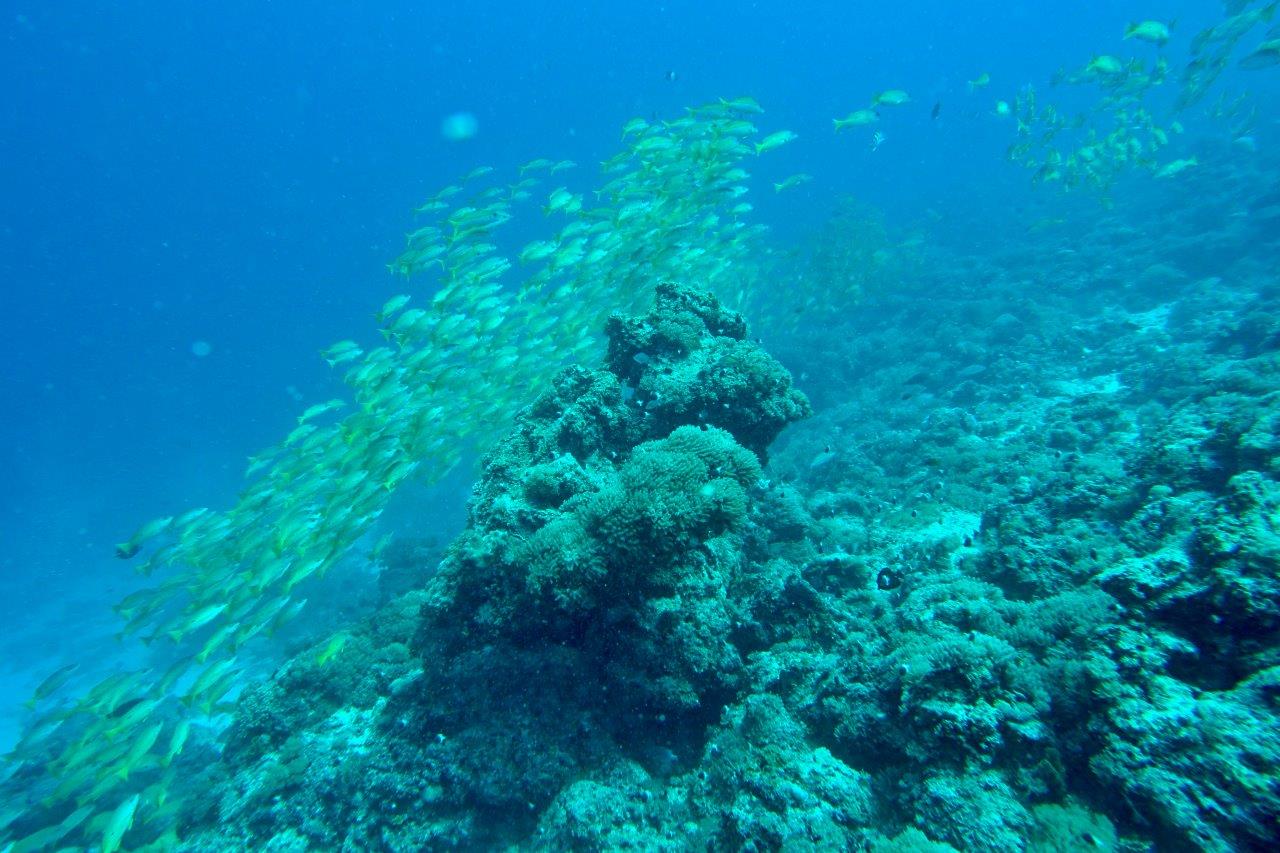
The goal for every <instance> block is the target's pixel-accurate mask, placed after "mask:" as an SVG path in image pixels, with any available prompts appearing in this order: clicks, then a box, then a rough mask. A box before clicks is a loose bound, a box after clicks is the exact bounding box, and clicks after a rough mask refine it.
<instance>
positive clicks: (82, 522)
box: [0, 0, 1280, 750]
mask: <svg viewBox="0 0 1280 853" xmlns="http://www.w3.org/2000/svg"><path fill="white" fill-rule="evenodd" d="M3 15H4V17H3V20H0V36H2V42H3V45H4V48H3V50H2V51H0V85H2V86H3V91H4V93H5V97H4V98H3V99H0V318H2V321H0V322H2V323H3V326H2V328H3V337H2V338H0V341H3V348H4V356H5V357H4V359H3V365H4V369H3V370H2V371H0V543H2V544H0V625H2V626H3V628H0V707H2V708H4V709H6V710H4V711H0V750H2V749H3V748H4V747H6V746H7V745H8V744H9V743H10V742H11V741H12V739H13V738H14V737H15V736H16V731H17V725H18V723H19V720H20V718H19V716H18V715H17V713H16V711H15V712H12V713H11V712H10V711H9V710H7V709H9V708H13V707H15V706H16V705H17V703H18V702H20V701H21V700H22V699H24V698H26V697H27V695H29V693H30V690H31V689H32V688H33V686H34V685H35V684H36V683H37V682H38V681H39V680H40V679H41V678H42V677H43V675H44V674H45V673H47V672H48V671H49V670H50V669H52V668H53V667H56V666H58V665H60V664H61V663H63V662H66V661H73V660H74V661H89V662H90V663H91V664H92V668H93V669H94V670H95V671H102V670H108V669H110V668H111V667H112V666H113V665H114V662H116V661H120V660H130V659H132V657H133V656H136V655H137V653H138V652H137V651H136V650H133V649H131V648H130V647H127V646H122V645H119V644H117V643H116V641H115V640H114V639H113V634H114V633H115V632H116V631H117V630H118V622H117V620H116V618H115V616H114V615H113V614H112V613H111V611H110V606H111V605H112V604H113V603H114V602H116V601H117V600H118V599H119V598H120V597H121V596H122V595H123V594H125V593H127V592H129V591H130V590H131V589H134V588H135V587H136V583H137V579H136V578H135V577H134V576H133V575H132V573H130V572H129V570H128V566H126V565H124V564H122V563H120V562H119V561H117V560H115V559H114V558H113V556H112V546H113V543H115V542H117V541H120V540H122V539H125V538H127V536H128V535H129V534H130V533H131V532H132V531H133V530H134V529H135V527H136V526H137V524H138V523H139V522H140V521H142V520H145V519H147V518H152V517H154V516H157V515H162V514H168V513H172V512H174V511H180V510H181V509H183V508H187V507H193V506H211V507H222V506H227V505H229V504H230V503H232V502H233V501H234V499H235V496H236V494H237V492H238V490H239V489H240V487H241V485H242V472H243V468H244V464H245V459H246V458H247V457H248V456H249V455H250V454H252V453H254V452H256V451H257V450H259V449H260V448H262V447H265V446H267V445H270V444H272V443H274V442H276V441H278V440H279V439H280V437H281V436H282V435H283V434H285V433H286V432H287V431H288V430H289V429H290V428H291V427H292V425H293V422H294V418H295V417H296V415H297V412H298V411H300V410H301V408H302V407H303V406H304V405H306V404H307V403H310V402H314V401H318V400H323V399H327V398H328V397H331V396H334V395H335V394H336V393H338V392H339V391H340V383H339V382H338V380H337V379H336V378H335V376H334V374H333V373H332V372H331V371H330V370H328V368H327V367H326V366H325V365H324V363H323V362H322V361H321V360H320V359H319V358H318V357H317V355H316V353H317V352H318V351H319V350H320V349H322V348H323V347H325V346H326V345H328V344H330V343H331V342H333V341H335V340H338V339H340V338H344V337H348V336H352V335H360V336H364V337H369V336H370V334H371V332H372V329H373V321H372V319H371V316H372V314H373V313H374V312H375V311H376V310H377V309H378V307H379V306H380V305H381V304H382V302H383V300H384V299H385V298H386V297H387V296H388V295H390V294H391V293H394V292H397V290H398V289H400V288H399V286H398V285H397V284H396V282H395V281H394V280H393V279H392V278H391V275H390V273H388V271H387V270H386V267H385V265H386V264H387V263H388V262H389V261H390V260H391V259H393V258H394V257H395V255H396V254H397V253H398V252H399V250H400V248H401V246H402V235H403V233H404V232H405V231H406V230H407V229H408V228H409V227H410V226H411V223H412V217H411V213H410V212H411V210H412V208H413V207H414V206H415V205H416V204H419V203H420V202H421V200H422V199H423V198H424V197H425V196H426V195H427V194H428V193H429V192H431V191H433V189H434V188H436V187H438V186H441V185H444V184H446V183H448V182H450V181H451V180H453V179H454V177H455V176H456V175H458V174H460V173H462V172H465V171H466V170H468V169H470V168H471V167H473V166H475V165H478V164H494V165H497V166H500V167H503V168H505V169H510V168H511V167H513V166H514V165H516V164H519V163H522V162H525V161H527V160H530V159H532V158H534V157H544V156H545V157H549V158H552V159H561V158H571V159H573V160H576V161H577V162H578V163H580V164H583V166H582V167H581V169H582V170H583V173H582V174H580V175H579V176H577V177H576V178H575V180H577V181H579V183H580V185H581V186H582V187H586V186H588V185H589V183H590V181H591V180H592V176H591V174H590V172H589V171H586V170H589V169H590V168H592V167H593V166H594V164H595V163H597V162H598V161H601V160H604V159H606V158H607V157H609V156H611V155H612V154H613V153H614V152H615V151H616V150H617V149H618V146H619V142H618V128H619V127H620V126H621V125H622V123H623V122H625V121H626V120H627V119H629V118H631V117H633V116H644V117H651V116H672V115H677V114H679V113H680V111H681V110H682V109H683V108H684V107H686V106H689V105H693V104H699V103H703V102H707V101H711V100H714V99H716V98H718V97H722V96H725V97H731V96H736V95H741V94H749V95H751V96H753V97H755V98H756V99H757V100H758V101H759V102H760V103H761V104H763V105H764V107H765V109H766V111H767V112H766V115H765V116H763V117H761V118H760V120H759V121H758V124H759V125H760V127H761V129H762V130H763V131H771V130H775V129H781V128H788V129H791V130H794V131H795V132H796V133H798V134H799V140H797V142H795V143H792V144H791V145H789V146H787V147H786V148H784V149H783V150H781V151H779V152H777V153H776V155H774V156H773V157H772V159H770V160H769V161H768V162H767V163H764V162H762V163H761V165H760V169H759V175H760V176H761V177H762V178H764V179H766V180H780V179H781V178H782V177H785V176H786V175H789V174H792V173H794V172H798V171H805V172H809V173H812V174H813V175H814V176H815V180H814V181H813V182H811V183H809V184H806V185H804V186H802V187H800V188H799V189H797V190H795V191H793V192H791V193H788V194H779V195H775V194H773V193H771V192H764V191H761V192H759V193H758V195H757V196H756V197H754V198H753V202H754V203H755V205H756V211H755V213H754V215H755V216H756V217H757V221H760V222H764V223H766V224H769V225H770V226H771V227H772V229H773V233H774V235H776V236H777V237H778V238H779V239H780V240H782V241H786V240H788V239H802V238H803V237H804V235H806V234H807V233H810V232H811V231H812V230H813V229H815V228H816V227H817V226H818V225H819V224H820V223H821V222H822V221H823V220H824V218H825V217H826V215H827V213H828V212H829V210H830V209H831V206H832V204H833V203H834V201H835V200H836V199H837V198H839V197H840V196H842V195H845V194H855V195H856V196H857V197H858V198H859V199H861V200H863V201H865V202H868V203H870V204H871V205H873V206H875V207H877V208H879V209H880V210H882V211H883V212H884V214H885V215H886V217H888V218H889V219H890V220H892V221H894V222H897V223H901V224H902V225H903V226H904V227H908V226H910V225H911V224H912V223H921V222H926V221H927V222H929V223H931V225H932V227H933V228H934V229H935V231H936V234H937V237H936V239H938V240H939V241H941V242H945V243H948V244H950V245H968V246H986V247H991V248H993V249H994V248H997V247H998V246H999V245H1000V243H1001V239H1000V236H999V235H1000V231H1001V228H1002V227H1008V228H1015V227H1020V226H1021V225H1025V221H1024V218H1025V217H1026V216H1027V215H1028V212H1029V211H1038V212H1040V213H1039V215H1043V211H1044V210H1046V209H1047V208H1049V207H1051V206H1052V205H1057V204H1060V205H1063V206H1067V205H1073V204H1077V203H1079V202H1078V201H1076V200H1061V199H1060V197H1059V196H1055V195H1054V194H1053V192H1052V191H1050V190H1047V189H1045V188H1038V187H1034V186H1032V185H1031V183H1030V181H1029V180H1028V174H1027V172H1026V171H1025V170H1024V169H1022V168H1020V167H1018V166H1017V165H1015V164H1011V163H1008V162H1006V160H1005V157H1004V152H1005V148H1006V147H1007V146H1008V144H1009V143H1010V142H1011V141H1012V133H1011V130H1010V126H1009V124H1008V122H1007V121H1001V120H1000V119H998V118H996V117H995V116H993V115H992V109H993V104H994V102H995V100H996V99H997V98H1004V99H1012V97H1013V96H1014V94H1015V93H1016V91H1017V89H1018V87H1019V86H1021V85H1022V84H1024V83H1034V84H1036V85H1037V87H1040V88H1042V89H1043V90H1044V91H1049V87H1048V81H1049V78H1050V77H1051V75H1052V74H1053V73H1054V71H1055V70H1057V69H1058V68H1059V67H1062V66H1069V67H1078V66H1079V65H1080V64H1082V63H1083V62H1084V61H1087V59H1088V57H1089V56H1090V55H1092V54H1095V53H1099V52H1102V51H1104V50H1114V51H1115V52H1117V53H1122V55H1125V56H1129V55H1134V56H1142V57H1144V58H1150V57H1153V56H1155V55H1156V54H1157V50H1156V48H1154V47H1151V46H1149V45H1143V44H1135V43H1132V42H1128V43H1123V44H1122V43H1119V42H1118V38H1117V34H1118V33H1120V32H1122V31H1123V28H1124V25H1125V24H1126V23H1127V22H1129V21H1132V20H1138V19H1142V18H1145V17H1151V16H1157V17H1159V18H1161V19H1163V20H1171V19H1176V20H1177V25H1176V29H1175V33H1176V34H1177V35H1178V36H1179V37H1180V38H1181V41H1182V44H1180V45H1178V44H1171V45H1170V46H1169V47H1168V48H1167V51H1168V52H1169V53H1171V54H1172V53H1174V52H1175V48H1176V49H1177V50H1185V41H1186V39H1187V38H1188V37H1189V36H1190V34H1192V33H1195V32H1196V31H1198V30H1199V29H1201V28H1202V27H1204V26H1207V25H1208V24H1211V23H1213V22H1214V21H1217V20H1220V19H1221V17H1222V10H1221V5H1220V4H1219V3H1216V2H1208V0H1205V2H1191V0H1161V2H1158V3H1150V2H1144V3H1137V2H1095V3H1088V4H1069V5H1067V6H1064V5H1063V4H1047V3H1044V4H1012V5H1011V4H1007V3H1001V2H993V0H971V2H966V3H962V4H961V3H947V2H941V0H931V2H916V3H903V4H884V3H847V2H815V3H806V4H783V3H767V2H751V3H740V2H724V0H710V1H709V2H708V0H703V2H696V3H695V2H660V3H599V4H589V3H534V4H527V3H526V4H521V3H510V2H468V3H449V4H446V3H431V4H423V3H408V2H385V3H376V4H337V3H322V4H308V3H301V2H298V0H290V2H269V3H264V2H243V0H233V2H226V3H217V4H209V3H191V2H174V3H163V4H161V3H146V2H116V3H104V2H83V3H58V4H49V3H26V4H21V3H16V4H6V9H5V11H4V13H3ZM1255 36H1256V34H1255ZM1255 40H1256V38H1255ZM1177 67H1179V66H1177V65H1175V68H1177ZM982 71H986V72H989V73H990V75H991V77H992V81H993V82H992V85H991V86H990V87H989V88H988V89H985V90H980V91H979V92H977V93H970V92H969V91H968V90H967V87H966V80H968V79H971V78H973V77H976V76H977V75H978V74H979V73H980V72H982ZM1218 86H1219V87H1221V88H1222V89H1225V90H1233V87H1234V88H1235V89H1236V90H1247V91H1249V92H1250V93H1251V94H1252V96H1253V98H1254V100H1255V101H1256V102H1257V103H1259V104H1260V105H1262V107H1263V115H1262V120H1261V122H1260V123H1259V126H1258V131H1257V135H1258V137H1259V139H1260V141H1262V142H1263V143H1264V144H1265V143H1274V141H1275V137H1276V134H1275V127H1274V125H1275V115H1276V113H1275V112H1274V107H1275V105H1276V103H1277V100H1276V98H1277V95H1278V94H1280V75H1278V74H1276V73H1275V69H1270V70H1268V71H1265V72H1262V73H1257V72H1254V73H1250V72H1241V71H1238V70H1236V69H1234V68H1233V69H1230V70H1228V72H1227V73H1226V75H1225V76H1224V78H1223V80H1222V81H1220V82H1219V84H1218ZM886 88H903V89H906V90H908V91H910V92H911V93H912V95H913V99H914V101H915V103H914V104H912V105H911V106H910V107H909V108H904V109H902V110H900V111H893V112H888V111H886V114H885V116H884V119H883V121H882V122H881V124H880V125H879V126H878V127H877V128H875V130H878V131H880V132H881V133H883V135H884V141H883V142H882V143H881V144H880V145H879V146H878V147H876V148H874V150H873V145H872V140H871V129H867V128H859V129H856V130H855V131H853V132H848V133H843V134H840V135H836V134H835V133H833V132H832V129H831V119H832V118H833V117H836V116H842V115H844V114H846V113H847V112H849V111H851V110H853V109H857V108H858V107H860V106H862V105H864V103H865V101H866V99H867V98H868V97H869V95H870V94H871V93H873V92H875V91H878V90H881V89H886ZM1169 88H1170V89H1172V88H1173V87H1172V86H1170V87H1169ZM1072 97H1075V95H1074V94H1072V93H1070V92H1067V93H1063V94H1062V95H1061V96H1060V99H1061V100H1065V101H1069V100H1070V99H1071V98H1072ZM935 104H937V107H938V114H937V116H936V117H931V115H930V110H931V108H932V107H933V106H934V105H935ZM457 112H469V113H472V114H474V116H475V118H476V119H477V121H478V131H477V133H476V134H475V136H474V137H473V138H470V139H466V140H461V141H456V140H450V139H446V138H444V137H443V136H442V134H441V122H442V121H443V120H444V119H445V118H446V117H447V116H449V115H451V114H454V113H457ZM1189 124H1190V122H1189ZM1207 130H1212V128H1201V127H1196V126H1194V125H1193V126H1190V127H1189V128H1188V136H1187V139H1186V140H1185V141H1183V142H1181V143H1180V144H1181V145H1182V147H1183V148H1184V149H1188V148H1189V147H1190V146H1191V145H1192V141H1191V140H1192V139H1193V138H1194V137H1196V136H1197V135H1198V134H1199V133H1201V132H1204V131H1207ZM1176 156H1182V154H1181V153H1177V154H1176ZM762 186H763V185H762ZM472 473H473V472H472V471H471V470H470V469H468V470H467V471H464V472H459V474H458V475H457V476H455V477H453V478H451V479H450V480H448V481H446V482H445V483H444V484H442V485H440V486H437V487H435V488H434V490H433V491H425V490H424V491H423V492H421V493H418V494H416V495H411V496H409V497H407V498H405V502H406V503H405V505H403V506H401V507H400V508H399V509H398V510H397V512H399V513H401V515H399V516H395V517H397V518H400V519H402V520H405V519H410V518H413V517H415V513H416V512H417V509H418V508H421V507H423V506H428V505H430V506H435V507H439V508H440V509H439V514H440V521H439V528H440V530H441V531H442V532H443V534H444V535H447V534H448V533H449V532H450V531H453V530H456V528H457V527H458V526H460V525H461V523H462V518H463V509H462V503H463V501H464V499H465V494H466V489H467V487H468V486H469V483H470V481H471V475H472ZM415 502H416V503H415Z"/></svg>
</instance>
